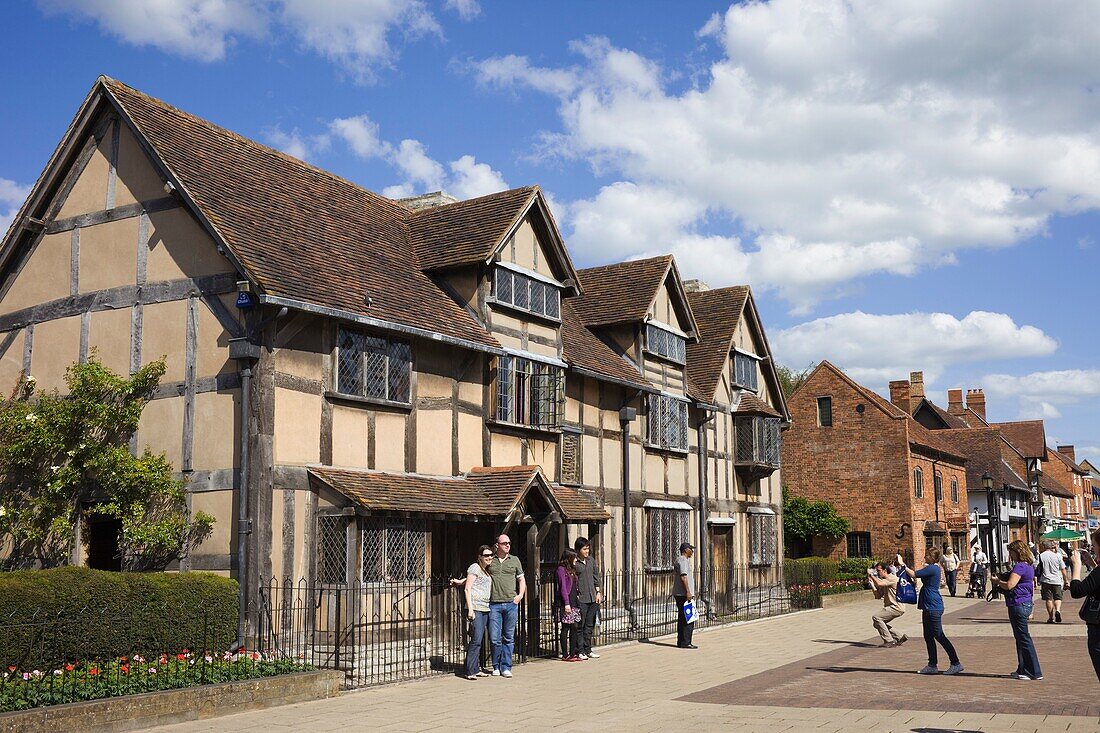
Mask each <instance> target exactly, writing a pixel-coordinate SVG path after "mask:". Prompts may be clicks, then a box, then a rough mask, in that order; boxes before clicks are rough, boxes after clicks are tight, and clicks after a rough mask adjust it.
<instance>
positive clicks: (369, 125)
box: [329, 115, 389, 159]
mask: <svg viewBox="0 0 1100 733" xmlns="http://www.w3.org/2000/svg"><path fill="white" fill-rule="evenodd" d="M329 130H330V131H331V132H332V134H333V135H335V136H336V137H338V138H339V139H341V140H343V141H344V142H345V143H346V144H347V146H348V147H349V148H351V151H352V152H353V153H355V154H356V155H357V156H359V157H360V158H364V159H370V158H374V157H380V156H383V155H385V154H386V153H387V151H388V149H389V146H388V145H387V144H386V143H384V142H382V140H381V138H380V137H379V133H378V125H377V124H375V123H374V122H373V121H371V119H370V117H368V116H367V115H359V116H358V117H346V118H342V119H335V120H333V121H332V122H331V123H329Z"/></svg>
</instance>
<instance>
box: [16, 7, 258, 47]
mask: <svg viewBox="0 0 1100 733" xmlns="http://www.w3.org/2000/svg"><path fill="white" fill-rule="evenodd" d="M38 5H39V7H40V8H42V10H43V11H45V12H46V13H48V14H60V15H68V16H70V17H75V18H79V19H82V20H92V21H95V22H96V23H98V24H99V27H100V28H102V29H103V30H104V31H106V32H107V33H110V34H111V35H114V36H117V37H118V38H119V39H121V40H122V41H124V42H126V43H129V44H132V45H135V46H153V47H155V48H158V49H160V50H161V51H165V52H167V53H171V54H175V55H177V56H183V57H184V58H189V59H195V60H197V61H220V60H222V59H224V58H225V52H226V48H227V47H229V46H231V45H232V44H233V43H234V42H235V40H236V38H238V37H241V36H259V35H262V34H263V33H264V31H265V29H266V27H267V20H268V19H267V5H268V3H267V2H264V1H263V0H38Z"/></svg>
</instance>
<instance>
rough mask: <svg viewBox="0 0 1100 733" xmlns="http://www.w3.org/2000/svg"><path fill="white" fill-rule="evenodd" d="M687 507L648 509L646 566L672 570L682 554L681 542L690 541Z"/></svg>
mask: <svg viewBox="0 0 1100 733" xmlns="http://www.w3.org/2000/svg"><path fill="white" fill-rule="evenodd" d="M690 513H691V512H689V511H688V510H687V509H656V508H654V509H647V510H646V560H645V564H646V567H648V568H651V569H657V570H671V569H672V567H673V566H674V564H675V562H676V558H677V557H678V556H679V554H680V543H681V542H687V541H688V539H689V538H688V517H689V515H690Z"/></svg>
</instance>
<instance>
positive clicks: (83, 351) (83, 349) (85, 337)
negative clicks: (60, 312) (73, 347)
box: [77, 311, 92, 364]
mask: <svg viewBox="0 0 1100 733" xmlns="http://www.w3.org/2000/svg"><path fill="white" fill-rule="evenodd" d="M91 330H92V314H91V313H89V312H88V311H84V312H83V313H81V314H80V352H79V353H80V355H79V356H78V357H77V358H78V359H79V360H80V363H81V364H83V363H85V362H86V361H88V343H89V340H90V338H91Z"/></svg>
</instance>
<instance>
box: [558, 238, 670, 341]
mask: <svg viewBox="0 0 1100 733" xmlns="http://www.w3.org/2000/svg"><path fill="white" fill-rule="evenodd" d="M671 266H672V255H661V256H659V257H651V258H649V259H647V260H631V261H629V262H617V263H615V264H613V265H603V266H601V267H589V268H588V269H585V270H580V271H579V272H578V273H577V275H578V276H579V277H580V280H581V288H582V289H583V290H584V295H582V296H581V297H579V298H576V299H575V303H574V306H575V307H576V309H577V314H578V315H579V316H580V317H581V320H582V321H583V322H584V324H585V325H587V326H606V325H610V324H613V323H634V322H640V321H641V320H642V319H643V318H645V316H646V313H647V312H648V311H649V306H650V304H651V303H652V302H653V298H654V297H655V296H656V295H657V289H658V288H660V287H661V283H662V282H664V279H665V275H666V274H667V273H668V270H669V268H670V267H671Z"/></svg>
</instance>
